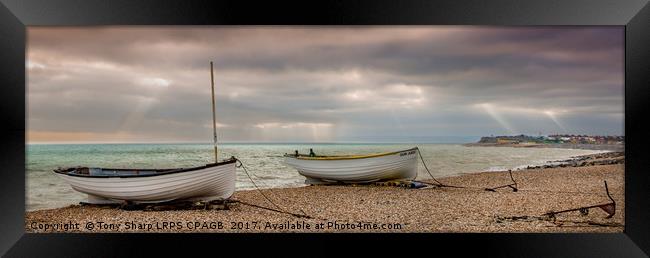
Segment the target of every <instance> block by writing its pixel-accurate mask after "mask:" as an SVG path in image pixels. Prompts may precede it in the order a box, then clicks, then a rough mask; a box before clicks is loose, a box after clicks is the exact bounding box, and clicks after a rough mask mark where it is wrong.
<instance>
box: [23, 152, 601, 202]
mask: <svg viewBox="0 0 650 258" xmlns="http://www.w3.org/2000/svg"><path fill="white" fill-rule="evenodd" d="M416 146H417V147H418V148H419V149H420V152H421V154H422V156H423V159H424V162H425V163H426V165H427V167H428V168H429V170H430V171H431V173H432V174H433V175H434V176H435V177H448V176H456V175H462V174H466V173H477V172H485V171H504V170H508V169H518V168H524V167H526V166H528V165H542V164H548V162H553V161H557V160H563V159H568V158H571V157H573V156H578V155H587V154H595V153H600V152H604V151H599V150H578V149H559V148H510V147H466V146H463V145H462V144H454V143H430V144H419V143H418V144H415V143H407V144H404V143H374V144H371V143H224V144H220V145H219V146H218V147H219V159H226V158H229V157H231V156H235V157H237V158H238V159H240V160H241V161H242V162H243V164H244V166H246V168H247V169H248V171H249V173H250V174H251V176H252V179H253V180H254V181H255V183H256V184H257V185H258V186H259V187H261V188H286V187H300V186H304V185H305V184H304V180H305V178H304V177H302V176H301V175H299V174H298V172H297V171H296V170H295V169H293V168H291V167H289V166H287V165H285V164H284V163H283V155H284V154H285V153H294V151H295V150H298V151H299V152H300V153H309V149H310V148H311V149H313V150H314V152H315V153H316V154H317V155H345V154H371V153H380V152H388V151H398V150H404V149H409V148H412V147H416ZM212 162H214V151H213V145H212V144H207V143H206V144H197V143H186V144H28V145H26V167H27V168H26V199H25V201H26V210H27V211H33V210H42V209H51V208H59V207H65V206H68V205H71V204H78V203H79V202H80V201H84V200H85V198H86V196H85V195H84V194H81V193H79V192H76V191H74V190H73V189H72V188H71V187H70V186H69V185H68V184H67V183H66V182H64V181H63V180H62V179H60V178H59V177H58V176H56V175H55V174H54V173H53V172H52V170H54V169H56V168H58V167H71V166H88V167H110V168H182V167H193V166H200V165H204V164H207V163H212ZM418 166H419V169H418V177H417V179H422V180H423V179H428V178H430V176H429V175H428V173H427V172H426V170H425V169H424V166H423V165H422V162H419V165H418ZM236 189H237V190H247V189H254V185H253V184H252V182H251V180H250V179H249V178H248V177H247V176H246V174H245V173H244V171H243V170H242V169H241V168H238V169H237V181H236Z"/></svg>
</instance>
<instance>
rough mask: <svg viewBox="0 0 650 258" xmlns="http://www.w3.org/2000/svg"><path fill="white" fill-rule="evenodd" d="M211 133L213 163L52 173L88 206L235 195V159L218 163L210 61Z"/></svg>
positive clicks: (71, 170)
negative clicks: (161, 167)
mask: <svg viewBox="0 0 650 258" xmlns="http://www.w3.org/2000/svg"><path fill="white" fill-rule="evenodd" d="M210 79H211V89H212V130H213V137H214V138H213V140H214V160H215V163H211V164H207V165H204V166H199V167H192V168H170V169H114V168H90V167H72V168H59V169H55V170H54V172H55V173H56V174H57V175H58V176H59V177H61V178H62V179H63V180H65V181H66V182H68V184H70V186H72V188H73V189H74V190H77V191H79V192H82V193H85V194H87V195H88V203H93V204H102V203H115V202H124V201H127V202H131V203H159V202H169V201H177V200H187V201H198V200H201V201H213V200H217V199H222V200H225V199H227V198H229V197H230V196H231V195H232V194H233V192H235V178H236V176H235V167H236V166H235V163H236V162H237V159H236V158H235V157H231V158H230V159H227V160H224V161H222V162H218V160H219V159H218V156H217V126H216V123H217V122H216V118H215V102H214V74H213V65H212V62H210Z"/></svg>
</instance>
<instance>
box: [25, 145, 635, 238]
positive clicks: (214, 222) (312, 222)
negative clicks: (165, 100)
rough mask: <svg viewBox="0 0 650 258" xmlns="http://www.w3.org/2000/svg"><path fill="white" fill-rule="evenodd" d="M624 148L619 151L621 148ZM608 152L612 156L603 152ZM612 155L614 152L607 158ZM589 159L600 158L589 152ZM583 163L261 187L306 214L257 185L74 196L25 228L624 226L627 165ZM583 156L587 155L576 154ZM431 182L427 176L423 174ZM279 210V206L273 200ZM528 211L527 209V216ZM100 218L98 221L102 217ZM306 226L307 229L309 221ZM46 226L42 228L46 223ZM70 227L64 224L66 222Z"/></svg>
mask: <svg viewBox="0 0 650 258" xmlns="http://www.w3.org/2000/svg"><path fill="white" fill-rule="evenodd" d="M621 155H622V154H621ZM610 158H612V157H610ZM613 158H616V157H613ZM590 159H593V160H602V159H603V157H602V156H601V157H600V158H597V157H593V158H590ZM618 159H619V162H618V164H605V165H600V164H602V163H591V164H590V163H586V164H584V163H578V164H582V166H566V167H551V168H543V167H542V168H535V169H524V170H517V171H513V172H512V174H513V177H514V179H515V181H516V182H517V188H518V191H516V192H514V191H513V190H512V189H510V188H508V187H504V188H499V189H497V190H496V192H492V191H486V190H484V188H486V187H487V188H490V187H497V186H502V185H506V184H511V183H512V181H511V179H510V176H509V174H508V172H507V171H501V172H482V173H475V174H465V175H461V176H455V177H447V178H440V179H438V180H439V181H441V182H442V183H444V184H447V185H456V186H466V187H468V188H451V187H427V188H422V189H409V188H402V187H395V186H375V185H337V186H306V187H298V188H284V189H265V190H262V191H263V192H264V193H265V194H266V195H267V196H268V197H269V198H270V199H271V200H272V201H273V202H274V203H276V204H278V205H279V206H280V209H281V210H283V211H287V212H290V213H295V214H306V215H309V216H310V217H311V218H304V217H296V216H293V215H289V214H286V213H280V212H275V211H271V210H267V209H261V208H258V207H254V206H251V205H248V204H254V205H259V206H264V207H269V208H275V207H274V206H273V205H272V204H270V203H269V202H268V201H266V200H265V199H264V197H263V196H262V195H261V194H260V193H259V192H258V191H256V190H252V191H238V192H236V193H235V194H234V195H233V196H232V197H231V199H232V200H234V201H241V203H237V202H235V203H231V204H230V205H229V207H228V208H229V209H228V210H216V209H213V210H168V211H144V210H134V211H130V210H123V209H120V208H116V207H100V206H80V205H72V206H69V207H65V208H59V209H50V210H40V211H32V212H27V213H26V214H25V230H26V231H27V232H616V233H618V232H623V228H624V227H623V224H624V215H625V214H624V210H625V201H624V191H625V190H624V167H625V165H624V164H623V163H621V161H622V162H624V160H621V158H620V157H618ZM582 161H585V159H583V160H582ZM604 180H606V181H607V184H608V187H609V191H610V194H611V196H612V197H613V198H614V200H615V201H616V214H615V215H614V216H613V217H612V218H609V219H607V218H605V217H606V216H607V213H605V212H604V211H603V210H601V209H599V208H593V209H589V210H588V211H589V212H588V214H587V215H582V214H581V213H580V212H578V211H574V212H569V213H565V214H559V215H556V217H555V220H552V219H548V218H547V217H544V216H540V215H542V214H543V213H546V212H548V211H551V210H553V211H559V210H564V209H572V208H578V207H582V206H591V205H598V204H604V203H608V202H610V200H609V198H608V197H607V195H606V193H605V187H604V183H603V181H604ZM422 181H426V182H433V181H432V180H422ZM275 209H277V208H275ZM525 216H526V217H525ZM99 222H102V223H101V224H100V223H99ZM88 225H92V226H88ZM307 226H308V227H309V228H307ZM45 227H47V230H46V229H45ZM66 229H67V230H66Z"/></svg>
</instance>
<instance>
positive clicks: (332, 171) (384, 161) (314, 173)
mask: <svg viewBox="0 0 650 258" xmlns="http://www.w3.org/2000/svg"><path fill="white" fill-rule="evenodd" d="M419 151H420V150H419V149H418V148H417V147H415V148H412V149H408V150H403V151H395V152H387V153H378V154H370V155H346V156H316V155H311V156H310V155H303V154H297V151H296V154H285V155H284V157H285V163H286V164H287V165H289V166H291V167H293V168H295V169H296V170H298V173H300V174H301V175H303V176H304V177H306V178H307V180H305V183H307V184H328V183H337V182H341V183H369V182H375V181H382V180H397V179H414V178H415V177H416V176H417V169H418V166H417V157H418V152H419Z"/></svg>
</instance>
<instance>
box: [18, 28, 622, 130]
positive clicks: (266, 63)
mask: <svg viewBox="0 0 650 258" xmlns="http://www.w3.org/2000/svg"><path fill="white" fill-rule="evenodd" d="M623 39H624V30H623V27H566V26H563V27H474V26H393V27H213V26H210V27H194V26H192V27H183V26H173V27H167V26H156V27H77V28H63V27H30V28H28V46H27V64H26V67H27V73H28V85H27V102H28V107H27V108H28V111H27V112H28V113H27V123H28V124H27V126H28V141H29V142H210V141H211V140H212V127H211V123H212V115H211V98H210V66H209V62H210V61H214V70H215V92H216V102H217V103H216V106H217V107H216V109H217V122H218V132H219V139H220V140H223V141H247V142H269V141H277V142H282V141H290V142H304V141H307V142H337V141H399V140H400V139H429V138H431V139H432V138H435V137H446V136H460V137H466V136H482V135H491V134H493V135H504V134H520V133H524V134H532V135H538V134H540V133H541V134H553V133H573V134H601V135H621V134H623V126H624V125H623V122H624V110H623V90H624V85H623V83H624V78H623V74H624V73H623V72H624V70H623V60H624V59H623V58H624V57H623ZM427 137H428V138H427Z"/></svg>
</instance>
